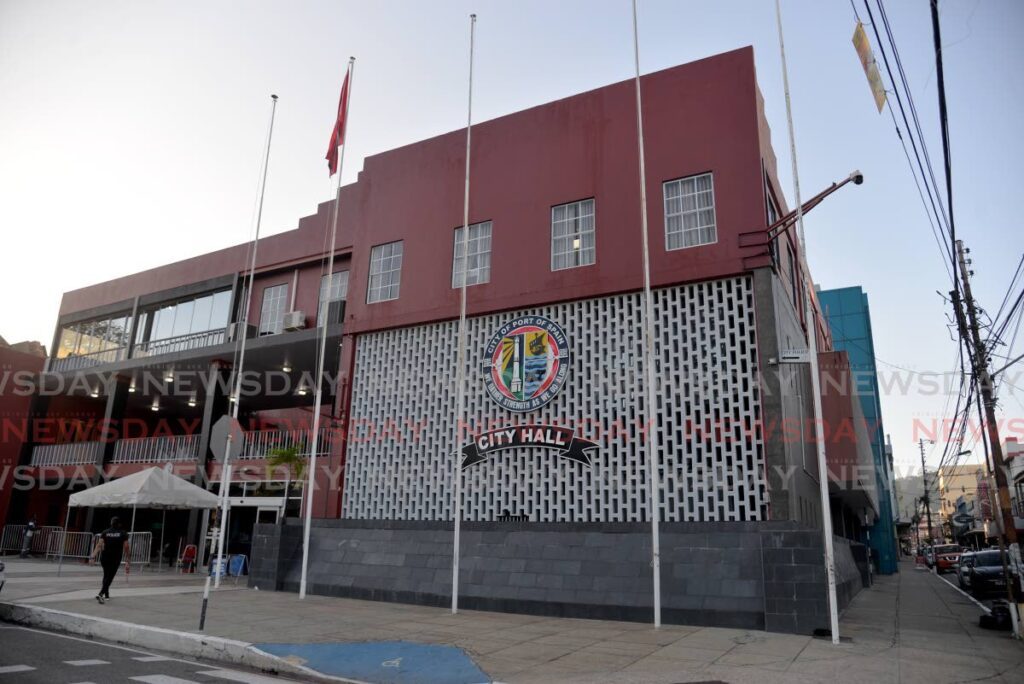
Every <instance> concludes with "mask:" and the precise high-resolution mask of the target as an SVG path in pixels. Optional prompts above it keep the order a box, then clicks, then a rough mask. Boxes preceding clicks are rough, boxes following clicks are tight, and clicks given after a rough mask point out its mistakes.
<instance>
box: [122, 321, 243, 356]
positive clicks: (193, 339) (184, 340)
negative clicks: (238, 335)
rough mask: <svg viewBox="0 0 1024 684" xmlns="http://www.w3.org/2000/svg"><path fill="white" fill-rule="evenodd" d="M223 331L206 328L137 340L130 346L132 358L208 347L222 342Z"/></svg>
mask: <svg viewBox="0 0 1024 684" xmlns="http://www.w3.org/2000/svg"><path fill="white" fill-rule="evenodd" d="M225 333H226V330H225V329H224V328H218V329H216V330H207V331H206V332H199V333H189V334H188V335H178V336H177V337H166V338H164V339H162V340H149V341H147V342H139V343H138V344H136V345H135V347H133V348H132V358H133V359H134V358H138V357H140V356H156V355H158V354H170V353H172V352H183V351H190V350H192V349H201V348H202V347H210V346H213V345H215V344H223V343H224V341H225V338H226V335H225Z"/></svg>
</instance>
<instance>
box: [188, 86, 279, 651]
mask: <svg viewBox="0 0 1024 684" xmlns="http://www.w3.org/2000/svg"><path fill="white" fill-rule="evenodd" d="M270 100H271V105H270V126H269V127H268V128H267V144H266V148H265V150H264V152H263V174H262V178H261V179H260V190H259V202H258V204H257V209H256V230H255V232H254V235H253V239H252V254H251V257H250V261H249V284H248V286H247V287H246V289H245V293H244V294H245V301H244V302H243V303H242V320H241V323H240V326H239V329H238V330H236V331H235V338H236V339H238V340H239V352H238V367H237V368H235V369H234V371H235V382H234V385H235V386H234V390H233V398H234V405H233V406H232V407H231V418H232V419H233V420H235V421H237V420H238V405H239V404H240V403H241V396H240V395H241V391H242V370H243V368H244V367H245V341H246V339H247V338H248V337H249V335H248V328H249V303H250V302H251V301H252V284H253V279H254V278H255V276H256V252H257V249H258V248H259V244H260V224H261V222H262V220H263V197H264V194H265V192H266V189H267V170H268V168H269V166H270V142H271V140H272V139H273V137H274V115H275V114H276V113H277V95H271V96H270ZM229 400H230V397H229ZM232 433H233V431H232V430H229V431H228V440H227V447H226V448H225V450H224V460H223V462H222V463H221V468H220V488H219V489H218V491H217V497H218V498H219V499H220V510H221V514H220V520H219V521H218V522H219V525H218V530H217V547H216V551H217V554H216V556H214V558H216V559H220V558H221V557H223V555H224V535H225V529H226V528H227V522H228V520H227V516H228V498H229V497H228V491H229V486H228V485H226V484H225V479H226V478H227V474H228V472H229V470H230V469H229V466H228V464H229V462H230V460H231V451H232V449H233V447H234V438H233V435H232ZM210 564H211V565H212V564H213V559H211V561H210ZM211 569H212V568H211ZM215 584H216V586H217V587H220V573H219V572H218V573H217V579H216V582H215ZM209 602H210V573H209V572H208V573H206V584H205V585H204V587H203V608H202V611H201V612H200V614H199V631H202V630H203V628H204V627H205V626H206V608H207V606H208V604H209Z"/></svg>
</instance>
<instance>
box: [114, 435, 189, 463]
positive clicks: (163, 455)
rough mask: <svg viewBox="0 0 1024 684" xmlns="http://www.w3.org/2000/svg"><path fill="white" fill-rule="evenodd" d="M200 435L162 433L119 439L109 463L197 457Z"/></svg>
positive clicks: (181, 459) (149, 461) (164, 460)
mask: <svg viewBox="0 0 1024 684" xmlns="http://www.w3.org/2000/svg"><path fill="white" fill-rule="evenodd" d="M200 437H201V435H199V434H194V435H163V436H161V437H133V438H130V439H119V440H118V441H117V443H116V444H114V456H113V458H112V459H111V461H110V462H111V463H164V462H167V461H195V460H197V459H198V458H199V442H200Z"/></svg>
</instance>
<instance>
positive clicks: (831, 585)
mask: <svg viewBox="0 0 1024 684" xmlns="http://www.w3.org/2000/svg"><path fill="white" fill-rule="evenodd" d="M775 21H776V23H777V24H778V28H779V54H780V56H781V57H782V86H783V91H784V92H785V98H786V125H787V126H788V127H789V156H790V159H791V161H792V165H793V196H794V197H793V199H795V200H796V225H797V234H798V235H799V240H798V241H797V251H798V253H799V255H800V269H799V270H800V271H802V273H801V275H800V280H801V282H802V283H803V281H804V280H805V279H806V275H805V274H807V273H809V271H808V270H807V241H806V238H805V237H804V210H803V204H802V203H801V201H800V175H799V174H798V173H797V166H796V136H795V134H794V132H793V106H792V103H791V102H790V99H789V69H788V67H787V66H786V44H785V41H783V39H782V7H781V6H780V4H779V0H775ZM795 286H796V284H795V283H794V287H795ZM800 289H801V290H803V306H804V320H805V321H806V324H807V355H808V356H809V357H810V366H811V392H812V393H813V395H814V397H813V398H814V424H815V426H816V428H815V436H814V446H815V450H816V452H817V455H818V489H819V494H820V496H821V533H822V536H823V537H824V542H825V573H826V575H827V578H828V610H829V626H830V628H831V631H832V643H833V644H835V645H838V644H839V610H838V604H837V603H836V566H835V550H834V548H833V542H832V514H831V507H830V505H829V499H828V462H827V460H826V457H825V442H824V440H822V438H821V435H819V434H818V431H819V430H820V429H821V426H822V425H824V422H823V419H822V410H821V387H820V384H821V378H820V377H819V376H818V330H817V327H818V326H817V321H816V319H815V316H814V310H813V308H812V307H811V292H810V288H809V287H807V284H806V283H803V285H802V286H801V288H800Z"/></svg>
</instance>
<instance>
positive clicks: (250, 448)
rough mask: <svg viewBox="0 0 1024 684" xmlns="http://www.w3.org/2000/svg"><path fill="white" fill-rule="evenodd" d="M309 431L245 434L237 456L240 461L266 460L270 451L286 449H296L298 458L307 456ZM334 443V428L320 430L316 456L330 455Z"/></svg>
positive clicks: (273, 431) (266, 431) (268, 431)
mask: <svg viewBox="0 0 1024 684" xmlns="http://www.w3.org/2000/svg"><path fill="white" fill-rule="evenodd" d="M309 437H310V435H309V430H255V431H253V432H246V433H245V436H244V437H243V439H242V448H241V451H240V452H239V454H238V458H240V459H257V458H267V456H268V455H269V454H270V451H271V449H288V448H291V447H296V448H297V449H298V452H299V455H300V456H309V453H310V451H311V447H312V444H311V443H310V438H309ZM333 443H334V428H330V427H322V428H320V438H319V440H318V442H317V450H316V453H317V456H323V455H324V454H327V453H330V451H331V446H332V445H333Z"/></svg>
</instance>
